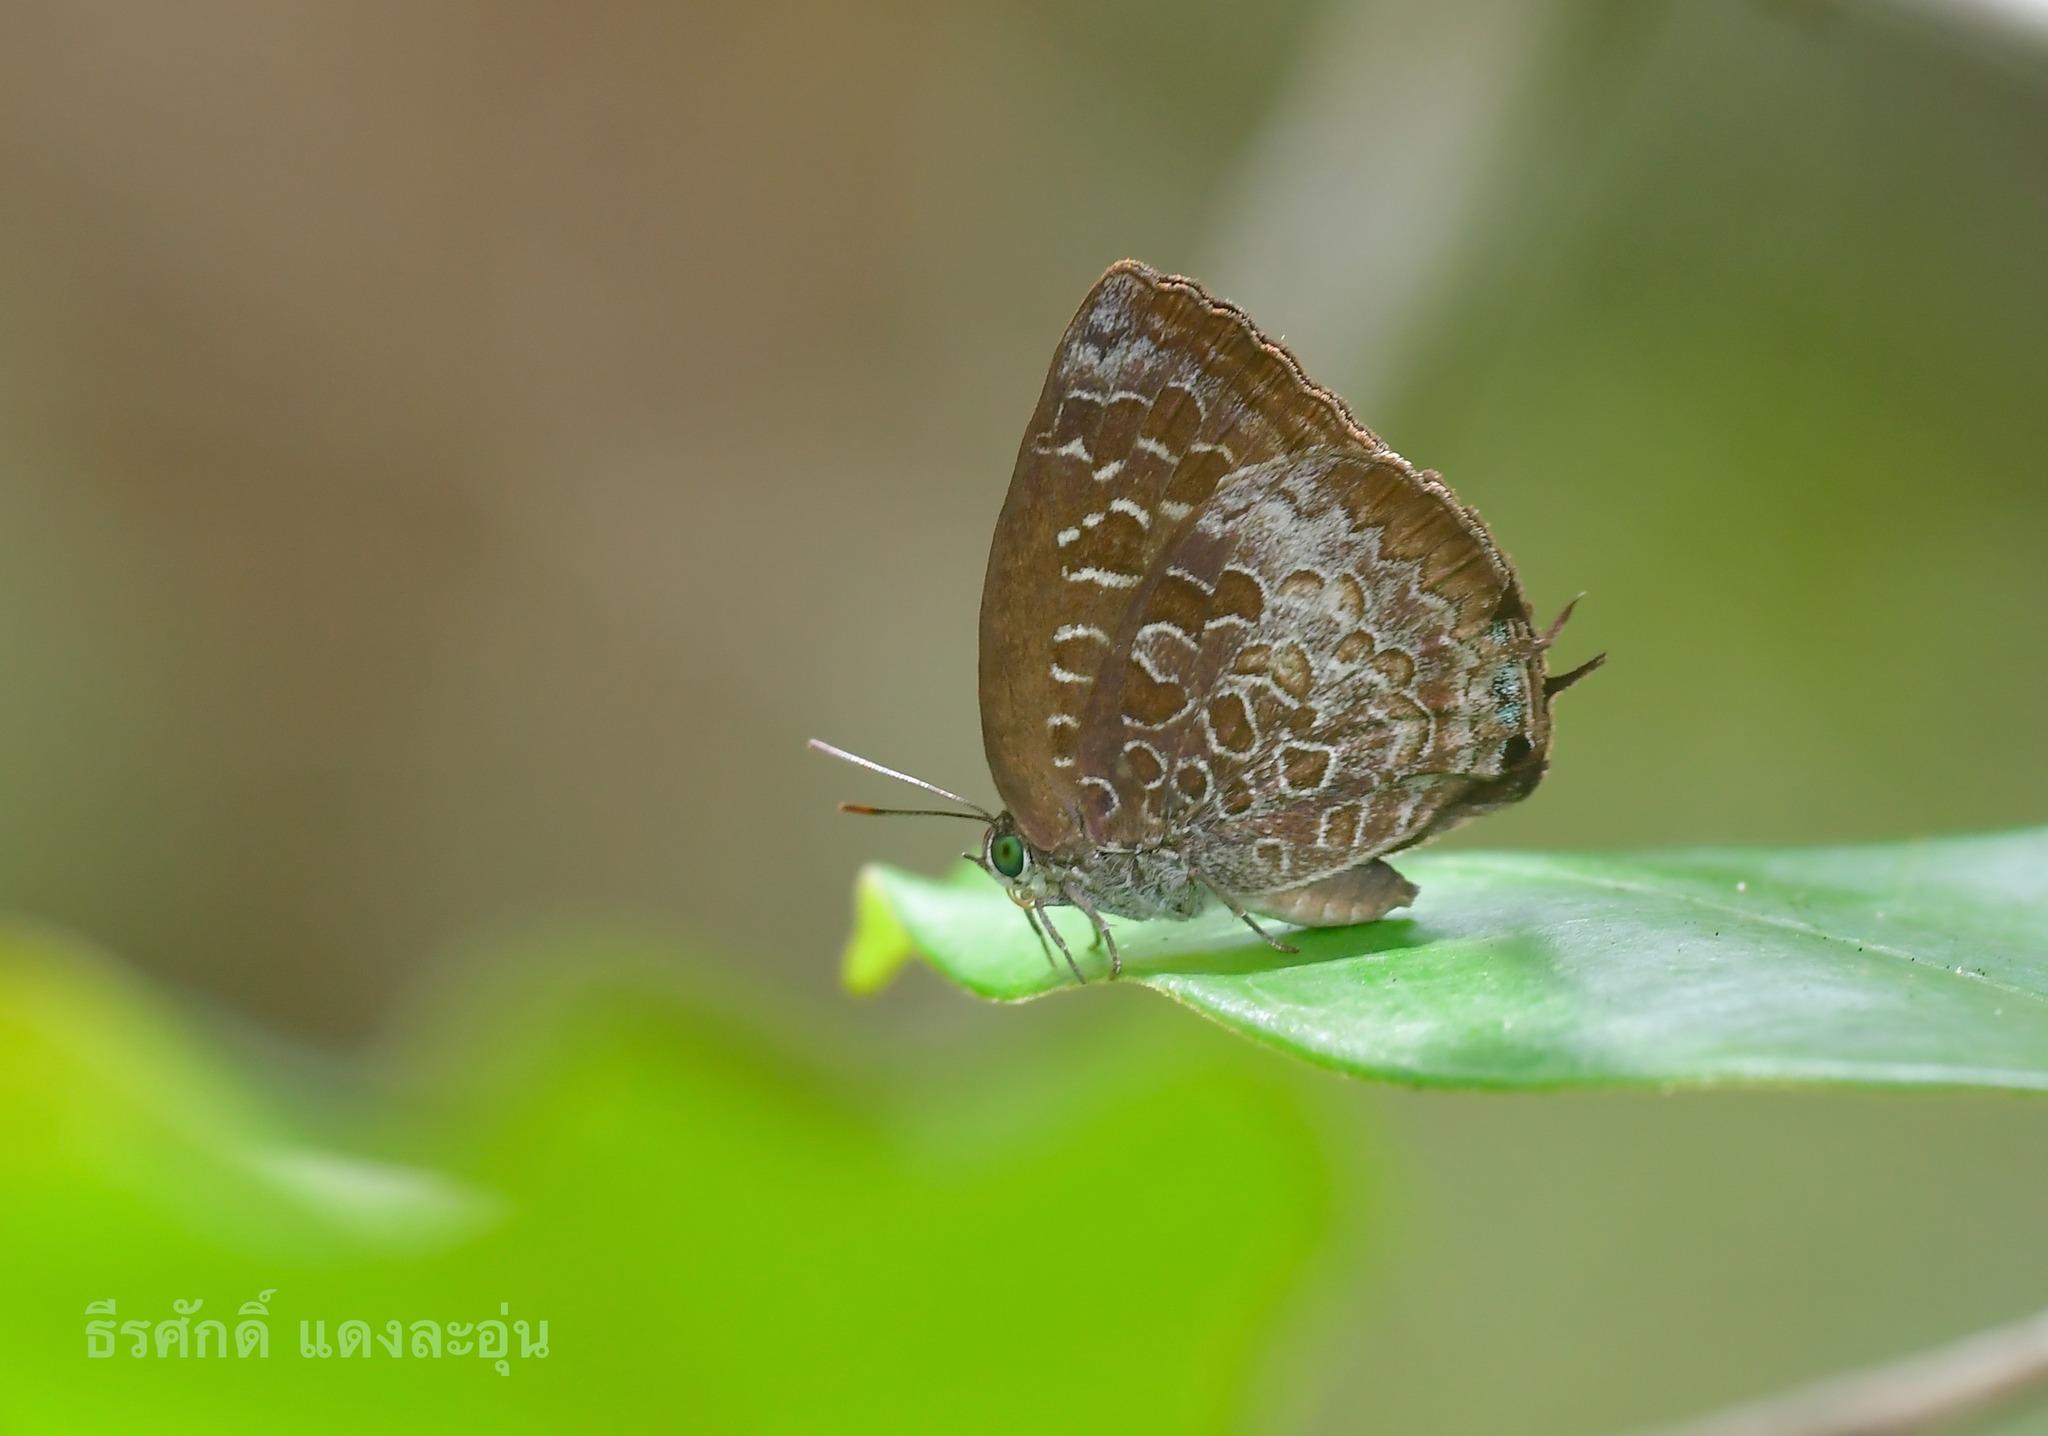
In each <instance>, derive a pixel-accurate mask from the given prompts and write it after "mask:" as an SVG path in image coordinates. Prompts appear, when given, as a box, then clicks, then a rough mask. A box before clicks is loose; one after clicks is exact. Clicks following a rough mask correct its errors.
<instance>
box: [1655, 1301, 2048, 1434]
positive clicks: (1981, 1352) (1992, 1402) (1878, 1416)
mask: <svg viewBox="0 0 2048 1436" xmlns="http://www.w3.org/2000/svg"><path fill="white" fill-rule="evenodd" d="M2043 1385H2048V1311H2040V1312H2037V1313H2035V1314H2034V1315H2033V1316H2030V1317H2027V1318H2026V1319H2025V1320H2023V1321H2016V1322H2013V1323H2012V1324H2011V1325H2009V1326H1999V1327H1993V1328H1992V1329H1991V1330H1989V1331H1982V1332H1978V1333H1977V1334H1976V1335H1974V1336H1970V1337H1965V1338H1964V1339H1963V1340H1961V1341H1957V1342H1953V1343H1951V1344H1949V1345H1946V1346H1937V1347H1934V1348H1932V1349H1931V1350H1928V1351H1922V1352H1916V1353H1914V1354H1913V1355H1911V1356H1908V1357H1905V1358H1902V1359H1901V1360H1898V1361H1894V1362H1889V1363H1887V1364H1885V1365H1883V1366H1872V1367H1867V1368H1865V1369H1864V1370H1861V1371H1852V1372H1849V1373H1847V1374H1846V1375H1842V1376H1836V1377H1831V1378H1830V1379H1828V1380H1826V1381H1821V1382H1816V1383H1815V1384H1814V1385H1812V1386H1808V1387H1803V1388H1801V1389H1800V1390H1797V1391H1794V1392H1791V1393H1790V1394H1788V1395H1785V1396H1776V1397H1772V1398H1769V1399H1768V1400H1764V1401H1758V1402H1754V1403H1752V1404H1750V1405H1746V1406H1737V1407H1734V1408H1732V1409H1730V1410H1727V1411H1723V1412H1720V1413H1719V1414H1717V1415H1713V1416H1708V1417H1705V1418H1703V1419H1701V1420H1699V1421H1695V1422H1691V1423H1689V1424H1685V1425H1679V1426H1670V1427H1664V1428H1661V1429H1660V1430H1658V1431H1655V1432H1646V1433H1643V1436H1912V1433H1915V1432H1924V1431H1932V1430H1935V1429H1937V1428H1939V1427H1944V1426H1947V1425H1948V1424H1949V1423H1951V1422H1954V1421H1958V1420H1960V1419H1962V1418H1964V1417H1967V1416H1981V1415H1985V1414H1988V1413H1989V1411H1990V1408H1992V1407H1993V1406H1996V1405H1997V1404H1998V1403H2000V1402H2003V1401H2005V1400H2007V1399H2009V1398H2011V1397H2014V1396H2017V1395H2019V1394H2020V1393H2022V1392H2025V1391H2027V1390H2030V1389H2032V1388H2034V1387H2037V1386H2043Z"/></svg>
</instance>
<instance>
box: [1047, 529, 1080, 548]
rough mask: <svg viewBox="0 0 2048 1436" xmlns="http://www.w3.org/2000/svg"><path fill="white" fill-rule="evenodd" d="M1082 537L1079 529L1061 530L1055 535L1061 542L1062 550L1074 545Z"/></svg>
mask: <svg viewBox="0 0 2048 1436" xmlns="http://www.w3.org/2000/svg"><path fill="white" fill-rule="evenodd" d="M1080 536H1081V531H1080V530H1079V529H1061V530H1060V531H1059V532H1058V533H1056V534H1054V535H1053V537H1054V538H1056V539H1058V540H1059V545H1060V547H1061V548H1065V547H1066V546H1067V545H1068V544H1070V543H1072V542H1073V541H1074V540H1075V539H1077V538H1079V537H1080Z"/></svg>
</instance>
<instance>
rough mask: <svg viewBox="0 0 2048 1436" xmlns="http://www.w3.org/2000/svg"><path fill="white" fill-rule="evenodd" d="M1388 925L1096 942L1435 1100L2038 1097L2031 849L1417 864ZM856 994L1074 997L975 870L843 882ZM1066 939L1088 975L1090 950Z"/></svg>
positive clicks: (2047, 901)
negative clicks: (1612, 1094) (1410, 903)
mask: <svg viewBox="0 0 2048 1436" xmlns="http://www.w3.org/2000/svg"><path fill="white" fill-rule="evenodd" d="M1400 865H1401V868H1402V870H1403V871H1404V872H1406V873H1407V875H1408V876H1409V877H1410V878H1412V879H1413V880H1414V881H1415V882H1417V883H1418V884H1420V886H1421V889H1422V893H1421V896H1420V897H1419V898H1418V899H1417V902H1416V905H1415V907H1414V908H1413V909H1412V910H1411V912H1410V913H1409V914H1407V915H1403V916H1400V917H1396V918H1392V919H1388V920H1386V921H1382V922H1377V923H1369V924H1365V925H1362V926H1357V927H1349V928H1324V929H1290V930H1289V931H1288V937H1287V940H1288V941H1289V942H1291V943H1293V944H1295V945H1296V946H1298V947H1299V948H1300V952H1299V953H1297V954H1293V955H1289V954H1286V953H1280V952H1275V951H1273V950H1272V949H1270V948H1267V947H1265V946H1264V945H1262V944H1261V943H1260V942H1259V941H1258V939H1257V938H1255V937H1254V936H1253V935H1252V934H1251V933H1250V932H1249V931H1247V930H1246V929H1245V928H1244V926H1243V925H1242V924H1240V923H1238V922H1237V921H1236V920H1235V919H1233V918H1232V917H1230V915H1229V914H1228V913H1225V912H1222V911H1220V910H1217V911H1212V912H1210V913H1208V914H1206V915H1205V916H1203V917H1201V918H1198V919H1196V920H1195V921H1193V922H1187V923H1172V922H1153V923H1132V922H1125V921H1122V920H1112V928H1113V930H1114V931H1115V933H1116V935H1117V941H1118V945H1119V947H1120V948H1121V950H1122V952H1123V956H1124V972H1125V976H1126V980H1130V981H1135V982H1138V983H1140V984H1142V985H1144V986H1146V987H1150V988H1155V989H1157V990H1158V991H1160V992H1163V993H1165V994H1166V995H1167V996H1169V997H1172V998H1174V999H1176V1000H1177V1001H1180V1002H1183V1003H1185V1004H1187V1005H1188V1006H1190V1007H1192V1008H1194V1009H1195V1010H1196V1011H1198V1012H1201V1013H1204V1014H1205V1015H1207V1016H1209V1017H1212V1018H1214V1019H1216V1020H1217V1021H1218V1022H1220V1023H1222V1024H1223V1025H1224V1026H1226V1027H1229V1028H1231V1029H1233V1030H1235V1031H1238V1032H1242V1033H1244V1034H1246V1035H1247V1036H1250V1037H1255V1038H1258V1039H1260V1040H1262V1041H1265V1042H1269V1043H1271V1044H1272V1045H1274V1046H1276V1047H1279V1048H1282V1049H1283V1050H1285V1051H1288V1052H1292V1053H1294V1054H1296V1055H1297V1056H1301V1057H1305V1058H1308V1059H1309V1060H1310V1061H1312V1062H1318V1063H1322V1064H1324V1065H1326V1066H1330V1067H1335V1068H1337V1069H1339V1070H1341V1071H1345V1072H1349V1073H1353V1074H1355V1075H1358V1076H1361V1077H1378V1078H1386V1079H1390V1080H1394V1081H1401V1082H1413V1083H1420V1084H1427V1085H1439V1086H1473V1087H1568V1086H1644V1085H1657V1086H1707V1085H1718V1084H1730V1083H1775V1084H1823V1083H1854V1084H1859V1085H1871V1086H1921V1085H1932V1086H1952V1087H2006V1088H2023V1089H2030V1090H2043V1089H2048V828H2041V829H2034V830H2031V831H2027V832H2019V833H2011V834H2003V835H1996V836H1987V837H1966V838H1948V839H1941V840H1933V841H1926V842H1912V843H1897V844H1887V845H1872V846H1858V847H1835V848H1808V849H1745V848H1709V849H1695V850H1687V851H1677V852H1666V853H1647V854H1633V855H1602V854H1565V853H1486V852H1459V853H1450V852H1444V853H1421V854H1416V855H1413V856H1411V857H1404V858H1403V859H1402V860H1401V864H1400ZM857 915H858V922H857V926H856V931H855V933H854V935H853V938H852V941H851V943H850V945H849V947H848V961H849V966H848V975H849V979H850V980H851V981H853V982H854V984H855V985H856V986H859V987H862V988H869V987H872V986H874V985H875V981H876V977H877V975H878V974H879V973H881V972H883V971H885V970H887V968H888V967H889V965H890V964H889V963H888V961H887V960H886V959H889V958H893V960H894V964H895V965H900V964H901V962H902V961H903V960H904V959H905V958H907V957H909V956H911V955H912V954H913V953H923V954H924V955H925V956H926V957H928V958H929V960H930V961H931V963H932V965H933V966H934V967H936V968H937V969H938V970H939V971H940V972H942V973H944V974H945V975H946V976H947V977H949V978H951V979H952V980H953V981H954V982H957V983H958V984H960V985H961V986H962V987H965V988H966V989H967V990H968V991H970V992H974V993H977V994H979V995H980V996H983V997H990V998H997V999H1003V1000H1010V999H1017V998H1027V997H1036V996H1038V995H1040V994H1042V993H1045V992H1049V991H1052V990H1054V989H1058V988H1064V987H1070V986H1072V985H1073V984H1072V978H1071V977H1069V976H1068V975H1067V974H1066V973H1065V971H1064V968H1061V969H1059V970H1054V969H1053V968H1052V967H1050V966H1049V965H1048V963H1047V961H1046V958H1045V954H1044V953H1043V952H1042V951H1041V950H1040V947H1039V944H1038V942H1037V941H1036V939H1035V938H1034V937H1033V935H1032V933H1031V931H1030V929H1029V927H1028V926H1027V925H1026V923H1025V921H1024V919H1023V917H1022V915H1021V914H1019V912H1018V911H1017V909H1016V908H1015V907H1013V906H1012V905H1011V903H1010V902H1009V900H1008V899H1007V898H1006V897H1005V896H1004V895H1003V894H1002V893H1000V892H999V891H998V890H997V889H996V888H995V886H994V885H993V884H991V883H990V882H989V880H988V879H987V878H986V877H985V876H984V875H983V874H981V873H980V872H979V871H978V870H976V869H974V868H973V867H971V866H968V865H964V864H963V865H962V866H961V868H960V869H959V870H958V871H957V872H955V873H954V874H953V875H952V876H951V877H950V878H948V879H946V880H944V881H933V880H929V879H923V878H918V877H913V876H911V875H909V874H906V873H902V872H898V871H894V870H892V869H889V868H884V867H873V868H869V869H868V870H867V871H866V872H864V873H863V874H862V876H861V879H860V885H859V897H858V899H857ZM1062 915H1063V917H1064V918H1065V920H1064V921H1063V922H1062V923H1061V931H1062V932H1063V933H1064V934H1066V936H1067V938H1068V940H1069V942H1070V944H1072V945H1073V947H1074V949H1075V951H1076V953H1077V954H1078V955H1082V956H1083V958H1084V961H1086V962H1089V963H1091V964H1092V971H1093V972H1096V973H1106V972H1107V960H1106V957H1105V956H1104V955H1103V954H1102V953H1100V952H1096V953H1094V954H1092V955H1091V954H1089V953H1088V946H1087V944H1088V929H1087V927H1086V924H1085V923H1083V922H1082V921H1081V920H1080V919H1079V917H1078V915H1077V914H1075V913H1073V912H1072V911H1071V910H1063V912H1062Z"/></svg>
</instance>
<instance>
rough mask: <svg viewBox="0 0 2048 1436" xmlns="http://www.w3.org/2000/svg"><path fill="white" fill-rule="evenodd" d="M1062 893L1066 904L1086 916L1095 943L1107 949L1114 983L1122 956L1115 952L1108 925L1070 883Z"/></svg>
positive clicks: (1114, 941) (1122, 964)
mask: <svg viewBox="0 0 2048 1436" xmlns="http://www.w3.org/2000/svg"><path fill="white" fill-rule="evenodd" d="M1063 891H1064V892H1065V893H1066V895H1067V901H1068V902H1070V903H1072V904H1073V905H1074V906H1075V907H1077V908H1079V909H1081V911H1082V912H1084V913H1086V914H1088V922H1089V924H1090V925H1091V926H1092V927H1094V929H1095V941H1096V943H1097V944H1098V945H1100V946H1103V947H1107V948H1108V949H1109V976H1110V980H1111V981H1114V980H1115V979H1116V978H1118V977H1119V976H1121V975H1122V973H1123V970H1124V957H1123V954H1122V953H1120V952H1118V951H1117V950H1116V935H1115V934H1114V933H1112V932H1111V931H1110V930H1109V924H1108V923H1107V922H1105V921H1104V920H1103V917H1102V914H1101V913H1099V912H1097V911H1096V910H1095V904H1094V903H1092V902H1090V901H1089V900H1088V894H1086V893H1084V892H1082V891H1081V890H1080V889H1079V888H1077V887H1075V886H1074V885H1073V884H1071V883H1069V884H1068V885H1067V886H1066V887H1065V888H1064V889H1063Z"/></svg>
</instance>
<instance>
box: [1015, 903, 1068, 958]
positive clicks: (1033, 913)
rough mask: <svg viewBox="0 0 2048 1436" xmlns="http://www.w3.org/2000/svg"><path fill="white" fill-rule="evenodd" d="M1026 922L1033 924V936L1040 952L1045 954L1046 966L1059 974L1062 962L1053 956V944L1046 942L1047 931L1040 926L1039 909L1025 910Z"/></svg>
mask: <svg viewBox="0 0 2048 1436" xmlns="http://www.w3.org/2000/svg"><path fill="white" fill-rule="evenodd" d="M1024 921H1026V922H1028V923H1030V924H1031V935H1032V936H1033V937H1035V938H1037V939H1038V950H1039V951H1040V952H1042V953H1044V954H1045V965H1046V966H1047V967H1049V968H1051V969H1052V970H1053V971H1054V972H1055V973H1057V972H1058V971H1059V970H1060V961H1059V959H1058V958H1056V957H1054V956H1053V955H1052V944H1051V943H1049V942H1047V941H1046V940H1045V929H1044V928H1042V927H1040V926H1039V925H1038V909H1036V908H1029V907H1027V908H1025V909H1024Z"/></svg>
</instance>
